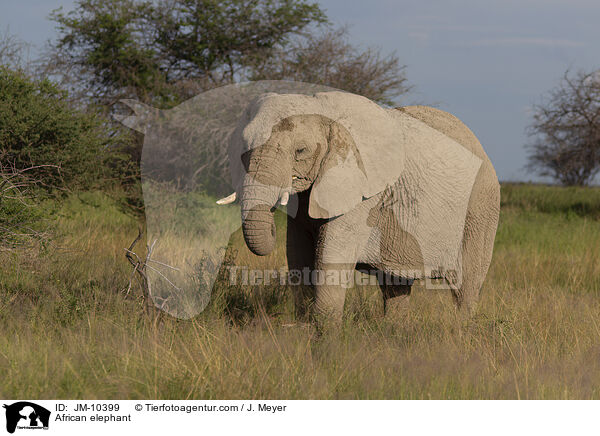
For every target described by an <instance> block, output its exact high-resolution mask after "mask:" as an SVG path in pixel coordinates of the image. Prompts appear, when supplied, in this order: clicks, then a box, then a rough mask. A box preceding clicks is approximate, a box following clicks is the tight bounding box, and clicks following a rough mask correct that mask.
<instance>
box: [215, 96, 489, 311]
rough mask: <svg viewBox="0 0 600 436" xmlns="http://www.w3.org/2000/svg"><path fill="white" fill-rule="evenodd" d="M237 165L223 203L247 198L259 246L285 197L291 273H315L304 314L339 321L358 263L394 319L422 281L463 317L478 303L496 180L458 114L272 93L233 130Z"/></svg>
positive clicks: (248, 235)
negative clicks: (443, 290) (442, 289)
mask: <svg viewBox="0 0 600 436" xmlns="http://www.w3.org/2000/svg"><path fill="white" fill-rule="evenodd" d="M230 167H231V170H232V176H233V185H234V187H235V189H236V191H235V193H234V194H232V195H231V196H229V197H228V198H226V199H223V200H222V201H221V203H227V202H231V201H233V200H234V199H235V198H236V197H237V198H239V200H240V203H241V214H242V228H243V234H244V239H245V242H246V244H247V246H248V248H249V249H250V250H251V251H252V252H253V253H255V254H257V255H267V254H269V253H270V252H271V251H272V250H273V247H274V246H275V240H276V234H275V233H276V232H275V226H274V222H273V211H274V210H275V207H276V206H277V205H278V204H288V202H289V204H288V224H287V257H288V265H289V269H290V271H292V270H303V269H306V268H309V269H310V270H311V271H313V273H312V274H311V275H310V280H311V281H310V283H309V284H310V285H311V286H310V287H309V288H308V289H309V291H308V292H307V291H304V292H297V295H296V305H297V311H298V313H299V314H300V315H303V314H307V313H310V314H312V316H313V317H314V319H315V320H317V321H319V320H324V321H334V322H335V323H339V321H340V320H341V318H342V313H343V307H344V300H345V293H346V289H347V287H348V280H349V278H350V277H352V273H353V271H354V270H355V269H366V270H368V271H369V272H370V273H372V274H374V275H376V276H377V280H378V281H379V284H380V288H381V290H382V292H383V297H384V303H385V312H386V316H388V314H389V315H393V314H394V313H395V312H397V311H398V310H400V308H401V307H402V306H404V304H405V303H406V301H407V299H408V296H409V295H410V289H411V285H412V283H413V281H414V280H425V281H427V282H428V283H433V280H430V279H440V280H437V283H439V282H442V283H444V284H445V285H446V286H447V288H450V289H451V291H452V295H453V296H454V299H455V302H456V303H457V307H458V308H459V310H460V312H463V313H471V312H472V310H473V309H474V308H475V306H476V303H477V300H478V297H479V291H480V288H481V286H482V284H483V281H484V278H485V276H486V274H487V270H488V267H489V265H490V262H491V257H492V249H493V243H494V238H495V234H496V229H497V225H498V216H499V209H500V187H499V183H498V179H497V177H496V173H495V171H494V168H493V166H492V164H491V162H490V160H489V158H488V157H487V155H486V153H485V152H484V150H483V148H482V146H481V145H480V143H479V141H478V140H477V138H476V137H475V135H474V134H473V133H472V132H471V131H470V130H469V129H468V128H467V127H466V126H465V125H464V124H463V123H462V122H460V121H459V120H458V119H457V118H455V117H454V116H452V115H450V114H448V113H446V112H443V111H441V110H437V109H434V108H429V107H424V106H409V107H404V108H399V109H384V108H382V107H380V106H379V105H377V104H376V103H374V102H372V101H370V100H368V99H366V98H364V97H361V96H358V95H354V94H350V93H344V92H323V93H317V94H314V95H311V96H307V95H294V94H287V95H284V94H265V95H263V96H261V97H259V98H257V99H256V100H255V101H254V102H253V103H251V104H250V105H249V106H248V108H247V110H246V111H245V113H244V115H243V117H242V119H241V120H240V123H239V125H238V127H237V129H236V130H235V132H234V133H233V134H232V136H231V142H230ZM431 286H434V285H433V284H432V285H431ZM435 286H439V285H435ZM302 289H306V288H305V287H302Z"/></svg>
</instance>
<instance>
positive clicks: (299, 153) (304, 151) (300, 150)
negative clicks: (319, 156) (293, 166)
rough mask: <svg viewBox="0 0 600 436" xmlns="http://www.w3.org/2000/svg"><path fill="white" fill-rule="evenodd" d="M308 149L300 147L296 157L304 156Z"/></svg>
mask: <svg viewBox="0 0 600 436" xmlns="http://www.w3.org/2000/svg"><path fill="white" fill-rule="evenodd" d="M306 151H307V148H306V147H300V148H298V149H297V150H296V156H302V155H303V154H304V153H306Z"/></svg>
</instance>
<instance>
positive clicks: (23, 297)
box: [0, 185, 600, 399]
mask: <svg viewBox="0 0 600 436" xmlns="http://www.w3.org/2000/svg"><path fill="white" fill-rule="evenodd" d="M502 198H503V200H502V212H501V220H500V227H499V230H498V235H497V239H496V246H495V252H494V259H493V262H492V266H491V268H490V272H489V274H488V277H487V279H486V282H485V284H484V288H483V291H482V298H481V302H480V305H479V310H478V312H477V314H476V315H475V316H474V317H473V318H472V319H470V320H467V321H462V320H460V319H458V318H457V317H456V315H455V313H454V309H453V304H452V300H451V298H450V296H449V295H447V294H446V293H445V292H440V291H428V290H425V289H422V288H419V287H417V288H416V289H415V291H414V292H413V296H412V297H411V309H410V312H409V314H408V315H407V316H406V318H405V319H404V320H403V321H402V322H401V323H399V324H392V323H389V322H386V321H385V320H383V319H382V318H381V317H380V316H379V315H380V312H381V300H380V296H379V294H378V291H377V290H375V289H361V290H350V291H349V298H348V302H347V305H346V321H345V323H344V326H343V328H342V330H341V331H340V332H339V334H335V335H325V336H324V337H321V338H320V339H319V340H315V338H314V336H313V331H312V329H311V328H307V327H300V326H296V327H287V324H288V323H289V321H290V319H291V318H292V309H291V304H290V301H289V297H288V296H287V295H285V294H284V293H282V294H281V295H280V294H277V295H275V296H273V295H271V297H269V298H270V299H269V298H267V297H268V296H263V297H264V298H262V299H261V298H258V297H256V298H254V299H252V298H250V300H248V299H247V297H243V296H239V295H238V299H239V300H244V298H246V300H244V301H245V303H244V304H237V305H236V304H233V306H232V303H231V301H232V299H234V297H235V295H229V296H228V297H227V298H225V297H224V293H225V292H229V293H234V294H235V293H236V292H242V291H244V290H243V289H238V290H235V289H233V290H232V289H229V290H227V291H224V290H221V291H218V292H220V293H219V294H218V295H215V296H214V301H213V302H211V304H210V305H209V306H208V307H207V309H206V310H205V311H204V312H203V313H202V314H200V315H199V316H197V317H196V318H194V319H192V320H189V321H181V320H177V319H172V318H167V319H165V321H164V322H163V323H162V324H161V325H159V326H158V327H157V328H155V327H154V326H153V325H152V323H150V322H148V320H146V318H145V317H144V314H143V311H142V307H141V305H140V302H139V300H138V299H137V297H136V296H135V295H133V296H132V295H130V296H126V295H125V294H124V293H123V292H122V290H123V289H124V288H125V287H126V285H127V282H128V280H129V277H130V274H131V269H130V268H129V265H128V264H127V263H126V261H125V259H124V251H123V248H124V247H126V246H128V245H129V243H130V242H131V240H133V238H134V237H135V235H136V234H137V226H138V224H139V223H138V222H137V220H136V219H134V218H133V217H131V216H129V215H128V214H127V213H125V212H124V211H123V210H121V209H120V208H119V206H118V205H117V204H116V203H114V202H112V201H111V200H109V199H108V198H106V197H104V196H103V195H101V194H93V193H88V194H82V195H80V196H78V197H77V196H74V197H72V198H70V199H69V201H68V202H67V203H65V204H64V205H62V207H61V209H60V210H59V212H58V216H57V219H56V232H57V233H58V236H57V238H56V240H55V243H54V245H52V246H51V247H50V248H48V249H47V250H46V251H43V250H39V251H29V252H17V253H2V254H0V257H1V258H0V274H1V276H0V373H2V374H3V377H2V382H1V383H0V396H1V397H5V398H11V397H12V398H17V397H19V398H56V397H58V398H132V399H137V398H172V399H175V398H179V399H192V398H201V399H221V398H285V399H294V398H319V399H333V398H412V399H417V398H600V262H599V260H600V259H599V255H600V222H599V218H600V216H599V211H600V190H598V189H591V188H589V189H564V188H556V187H545V186H529V185H504V186H503V188H502ZM205 209H210V208H205ZM212 213H214V211H212V210H207V214H212ZM223 302H225V303H227V302H229V303H227V304H224V303H223ZM228 304H229V305H228ZM232 307H234V308H237V310H238V311H242V312H244V311H245V313H246V316H245V317H238V316H232V315H235V314H232V309H231V308H232Z"/></svg>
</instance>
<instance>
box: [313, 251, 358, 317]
mask: <svg viewBox="0 0 600 436" xmlns="http://www.w3.org/2000/svg"><path fill="white" fill-rule="evenodd" d="M355 266H356V263H339V262H335V263H324V262H317V268H316V269H315V271H314V273H313V281H314V288H315V305H314V311H313V312H314V313H313V315H314V318H315V321H316V323H317V325H318V326H320V327H326V326H334V327H338V326H340V325H341V323H342V318H343V315H344V303H345V301H346V291H347V290H348V288H350V287H352V285H353V282H354V280H353V279H354V268H355Z"/></svg>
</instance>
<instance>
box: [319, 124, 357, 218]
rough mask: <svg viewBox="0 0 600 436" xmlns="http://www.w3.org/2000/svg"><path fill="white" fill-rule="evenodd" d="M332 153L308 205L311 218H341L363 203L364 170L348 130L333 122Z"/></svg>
mask: <svg viewBox="0 0 600 436" xmlns="http://www.w3.org/2000/svg"><path fill="white" fill-rule="evenodd" d="M328 144H329V150H328V152H327V154H326V156H325V157H324V158H323V162H322V163H321V170H320V171H319V175H318V176H317V178H316V180H315V182H314V184H313V187H312V190H311V193H310V200H309V204H308V214H309V215H310V216H311V217H312V218H332V217H335V216H338V215H341V214H343V213H345V212H347V211H348V210H350V209H351V208H352V207H354V206H355V205H356V204H358V203H360V202H361V201H362V200H363V191H364V187H365V185H366V182H367V174H366V171H365V166H364V163H363V161H362V158H361V156H360V153H359V151H358V149H357V148H356V144H355V142H354V140H353V139H352V136H351V135H350V133H349V132H348V130H347V129H346V128H345V127H343V126H342V125H341V124H339V123H337V122H332V123H331V124H330V128H329V137H328Z"/></svg>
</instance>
